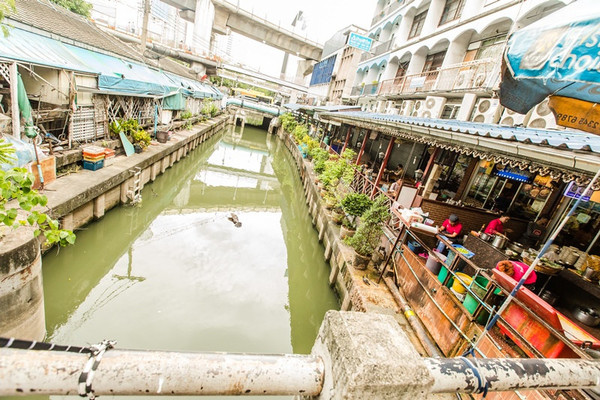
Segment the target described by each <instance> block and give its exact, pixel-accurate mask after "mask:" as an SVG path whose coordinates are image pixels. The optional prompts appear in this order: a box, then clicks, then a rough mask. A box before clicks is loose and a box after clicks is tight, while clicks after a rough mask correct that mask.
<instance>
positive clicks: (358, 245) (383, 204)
mask: <svg viewBox="0 0 600 400" xmlns="http://www.w3.org/2000/svg"><path fill="white" fill-rule="evenodd" d="M389 215H390V214H389V209H388V205H387V199H386V197H385V196H383V195H380V196H378V197H377V199H375V201H374V202H373V204H372V205H371V207H369V209H368V210H367V211H365V212H364V214H363V215H362V217H361V221H360V225H359V227H358V229H357V230H356V233H355V234H354V236H352V237H351V238H347V239H345V242H346V243H347V244H348V245H349V246H351V247H352V248H353V249H354V251H356V252H357V253H358V254H360V255H361V256H363V257H369V256H371V255H372V254H373V252H374V251H375V250H376V249H377V246H378V245H379V241H380V239H381V234H382V233H383V223H384V222H385V221H386V220H387V219H388V218H389Z"/></svg>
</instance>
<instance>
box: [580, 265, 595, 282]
mask: <svg viewBox="0 0 600 400" xmlns="http://www.w3.org/2000/svg"><path fill="white" fill-rule="evenodd" d="M582 276H583V277H584V278H585V279H589V280H590V281H594V280H597V279H596V278H597V276H598V275H597V274H596V271H595V270H593V269H591V268H589V267H588V268H586V269H585V271H583V275H582Z"/></svg>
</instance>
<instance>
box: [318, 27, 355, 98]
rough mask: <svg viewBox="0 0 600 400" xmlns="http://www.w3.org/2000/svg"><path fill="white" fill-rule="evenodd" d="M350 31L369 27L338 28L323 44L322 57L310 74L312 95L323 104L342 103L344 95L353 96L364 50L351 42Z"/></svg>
mask: <svg viewBox="0 0 600 400" xmlns="http://www.w3.org/2000/svg"><path fill="white" fill-rule="evenodd" d="M351 33H357V34H360V35H364V34H365V33H366V31H365V30H364V29H362V28H359V27H357V26H355V25H350V26H347V27H345V28H344V29H341V30H339V31H338V32H336V33H335V34H334V35H333V36H332V37H331V38H330V39H329V40H328V41H327V42H325V45H324V46H323V55H322V57H321V61H319V62H318V63H317V64H315V65H314V67H313V72H312V74H311V76H310V82H309V95H312V96H314V97H316V98H317V101H319V102H320V103H322V104H326V105H336V104H342V98H343V97H348V96H350V92H351V90H352V83H353V82H354V75H355V72H356V67H357V66H358V63H359V61H360V57H361V54H362V51H361V50H358V49H357V48H354V47H351V46H349V45H348V37H349V36H350V34H351Z"/></svg>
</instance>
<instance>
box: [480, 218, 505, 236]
mask: <svg viewBox="0 0 600 400" xmlns="http://www.w3.org/2000/svg"><path fill="white" fill-rule="evenodd" d="M509 219H510V217H509V216H508V215H505V214H502V215H500V218H496V219H493V220H491V221H490V223H489V224H488V226H486V227H485V231H484V232H485V233H487V234H488V235H497V234H500V235H504V224H505V223H507V222H508V220H509ZM506 231H507V232H510V229H507V230H506Z"/></svg>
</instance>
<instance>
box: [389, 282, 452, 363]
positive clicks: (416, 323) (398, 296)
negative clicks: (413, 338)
mask: <svg viewBox="0 0 600 400" xmlns="http://www.w3.org/2000/svg"><path fill="white" fill-rule="evenodd" d="M383 280H384V281H385V284H386V285H387V287H388V289H389V290H390V293H391V294H392V297H393V298H394V300H396V302H397V303H398V305H400V307H401V308H402V310H403V311H404V316H405V317H406V319H407V320H408V323H409V324H410V326H411V328H413V330H414V331H415V334H416V335H417V338H418V339H419V341H420V342H421V344H422V345H423V347H425V350H426V351H427V353H428V354H429V355H430V356H432V357H443V356H444V355H443V354H442V352H441V351H440V350H439V348H438V347H437V346H436V345H435V343H433V341H432V340H431V338H430V337H429V334H428V333H427V329H426V328H425V326H423V323H422V322H421V320H420V319H419V317H417V315H416V314H415V312H414V311H413V310H412V308H411V307H410V304H408V301H406V298H405V297H404V295H403V294H402V293H401V291H400V288H398V287H397V286H396V283H395V282H394V280H393V279H392V278H390V277H389V276H386V277H385V278H384V279H383Z"/></svg>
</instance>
